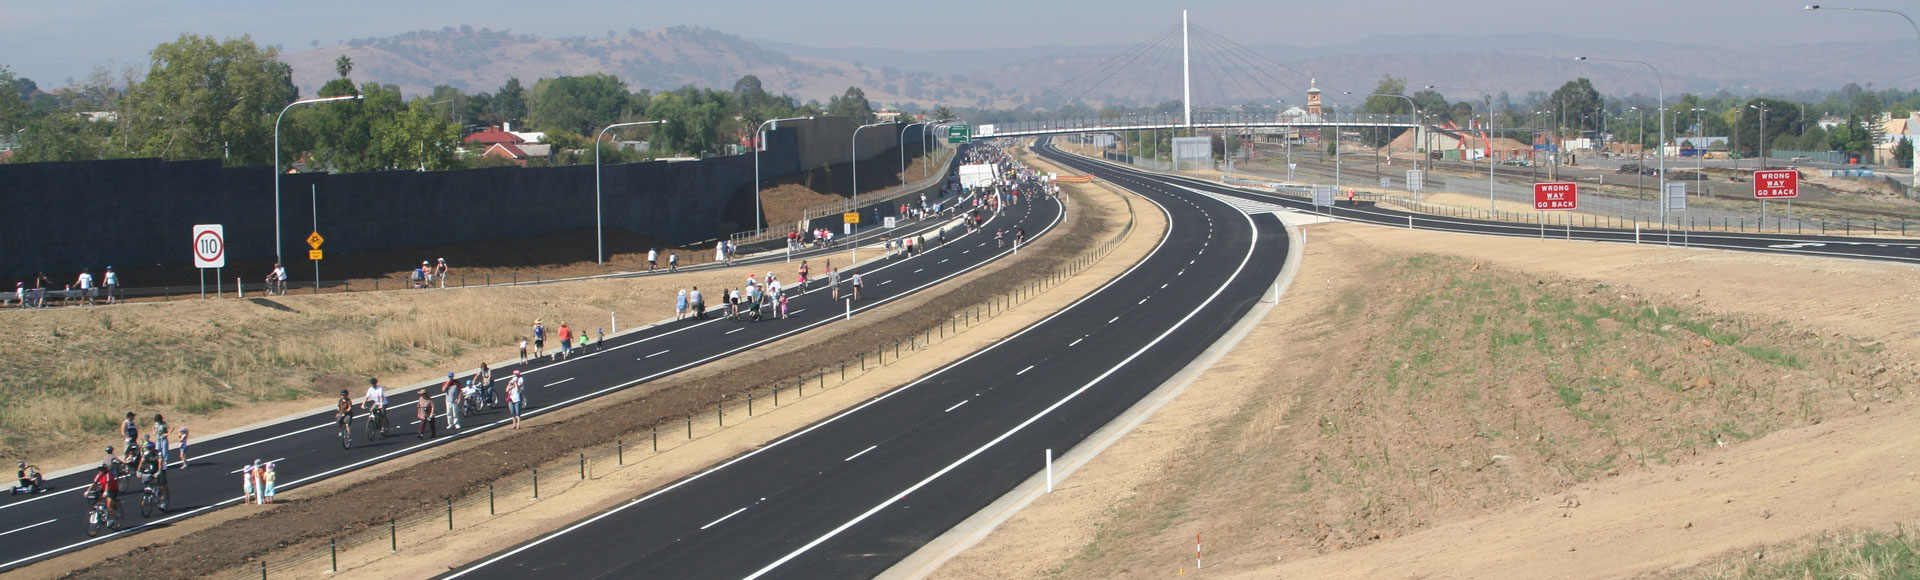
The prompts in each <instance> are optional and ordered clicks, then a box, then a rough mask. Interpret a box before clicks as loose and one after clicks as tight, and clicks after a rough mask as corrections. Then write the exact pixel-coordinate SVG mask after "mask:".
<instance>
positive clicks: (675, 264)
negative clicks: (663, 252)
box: [667, 252, 680, 272]
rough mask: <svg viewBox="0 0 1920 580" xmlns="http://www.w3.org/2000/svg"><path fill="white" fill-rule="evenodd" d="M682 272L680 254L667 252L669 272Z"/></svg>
mask: <svg viewBox="0 0 1920 580" xmlns="http://www.w3.org/2000/svg"><path fill="white" fill-rule="evenodd" d="M678 271H680V254H675V253H673V252H667V272H678Z"/></svg>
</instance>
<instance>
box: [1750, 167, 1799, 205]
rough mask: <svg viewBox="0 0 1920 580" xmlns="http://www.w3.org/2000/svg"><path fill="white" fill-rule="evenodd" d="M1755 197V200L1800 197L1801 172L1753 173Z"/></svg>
mask: <svg viewBox="0 0 1920 580" xmlns="http://www.w3.org/2000/svg"><path fill="white" fill-rule="evenodd" d="M1753 197H1754V198H1755V199H1774V198H1778V197H1800V172H1799V171H1794V170H1787V171H1755V172H1753Z"/></svg>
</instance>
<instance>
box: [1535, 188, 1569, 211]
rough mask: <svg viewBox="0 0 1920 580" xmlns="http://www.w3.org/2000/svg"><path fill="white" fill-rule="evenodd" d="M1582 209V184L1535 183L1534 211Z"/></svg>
mask: <svg viewBox="0 0 1920 580" xmlns="http://www.w3.org/2000/svg"><path fill="white" fill-rule="evenodd" d="M1579 208H1580V184H1578V183H1535V184H1533V209H1536V210H1539V211H1564V210H1572V209H1579Z"/></svg>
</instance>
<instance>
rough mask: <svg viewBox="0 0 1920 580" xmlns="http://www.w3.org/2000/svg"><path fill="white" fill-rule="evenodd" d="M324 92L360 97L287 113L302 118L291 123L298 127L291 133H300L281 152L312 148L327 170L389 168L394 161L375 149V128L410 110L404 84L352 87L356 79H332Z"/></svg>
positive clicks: (316, 163)
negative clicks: (404, 97) (403, 94)
mask: <svg viewBox="0 0 1920 580" xmlns="http://www.w3.org/2000/svg"><path fill="white" fill-rule="evenodd" d="M320 94H321V96H324V97H332V96H343V95H355V94H357V95H360V96H361V99H360V100H359V101H343V102H335V103H321V104H318V105H308V106H304V107H301V110H300V112H299V113H288V116H289V117H295V118H297V119H298V123H294V122H293V121H289V122H288V124H289V125H294V127H292V128H291V129H289V131H290V132H292V131H297V132H298V137H297V138H296V139H293V140H290V141H291V142H292V144H293V147H283V150H285V151H287V152H288V153H289V155H290V154H291V152H293V151H300V150H305V151H310V152H311V153H312V154H313V165H314V166H315V167H317V168H320V169H324V170H327V171H338V172H358V171H376V170H381V169H391V168H392V165H391V164H390V163H389V162H388V161H387V160H385V159H382V158H381V157H379V156H378V155H377V154H376V153H375V151H374V143H373V138H374V131H373V128H374V125H376V124H378V123H380V122H383V121H385V120H387V119H389V118H391V117H392V116H393V115H395V114H396V113H399V112H400V111H401V110H403V109H405V108H406V104H405V103H404V102H403V101H402V100H401V99H400V87H398V86H394V85H381V84H379V83H371V82H370V83H366V84H363V85H361V86H360V87H359V88H354V87H353V86H352V81H348V80H346V79H334V80H333V81H330V82H328V83H327V85H326V86H325V87H322V88H321V91H320ZM289 159H291V157H289Z"/></svg>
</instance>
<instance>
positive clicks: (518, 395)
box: [507, 370, 527, 429]
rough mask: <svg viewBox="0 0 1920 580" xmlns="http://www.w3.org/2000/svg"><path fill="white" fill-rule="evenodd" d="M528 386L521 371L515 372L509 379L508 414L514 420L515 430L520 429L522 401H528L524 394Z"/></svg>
mask: <svg viewBox="0 0 1920 580" xmlns="http://www.w3.org/2000/svg"><path fill="white" fill-rule="evenodd" d="M526 386H527V381H526V379H523V378H520V371H517V370H516V371H513V378H511V379H507V414H508V415H509V416H511V417H512V418H513V427H512V428H513V429H519V428H520V406H521V401H524V400H526V398H525V397H526V395H525V394H523V391H524V390H525V389H526Z"/></svg>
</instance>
